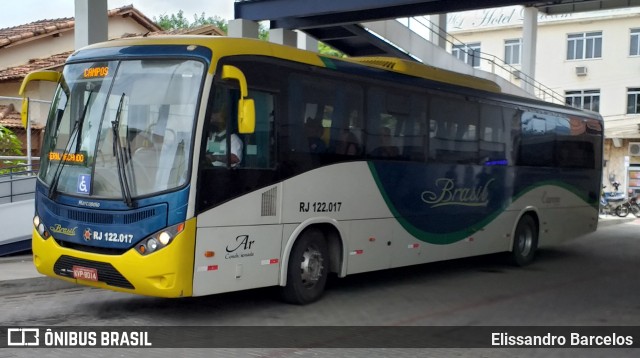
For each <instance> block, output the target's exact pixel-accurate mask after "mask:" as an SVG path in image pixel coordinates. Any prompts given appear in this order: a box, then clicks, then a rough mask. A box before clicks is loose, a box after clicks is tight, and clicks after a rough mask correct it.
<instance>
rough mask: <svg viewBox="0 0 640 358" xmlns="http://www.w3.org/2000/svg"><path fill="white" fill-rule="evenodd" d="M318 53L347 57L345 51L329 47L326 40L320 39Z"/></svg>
mask: <svg viewBox="0 0 640 358" xmlns="http://www.w3.org/2000/svg"><path fill="white" fill-rule="evenodd" d="M318 53H319V54H321V55H328V56H335V57H347V55H345V54H344V53H342V52H340V51H338V50H336V49H334V48H333V47H329V45H327V44H325V43H324V42H321V41H318Z"/></svg>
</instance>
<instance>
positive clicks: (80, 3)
mask: <svg viewBox="0 0 640 358" xmlns="http://www.w3.org/2000/svg"><path fill="white" fill-rule="evenodd" d="M108 11H109V9H108V8H107V0H75V28H74V33H75V37H74V41H75V48H76V49H79V48H81V47H84V46H87V45H91V44H94V43H96V42H102V41H107V40H108V39H109V35H108V34H109V25H108V21H107V19H108V15H107V12H108ZM89 23H91V25H89Z"/></svg>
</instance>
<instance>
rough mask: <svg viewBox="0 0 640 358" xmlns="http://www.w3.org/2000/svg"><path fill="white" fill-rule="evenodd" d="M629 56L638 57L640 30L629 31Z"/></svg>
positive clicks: (639, 54)
mask: <svg viewBox="0 0 640 358" xmlns="http://www.w3.org/2000/svg"><path fill="white" fill-rule="evenodd" d="M629 55H630V56H640V29H631V40H630V44H629Z"/></svg>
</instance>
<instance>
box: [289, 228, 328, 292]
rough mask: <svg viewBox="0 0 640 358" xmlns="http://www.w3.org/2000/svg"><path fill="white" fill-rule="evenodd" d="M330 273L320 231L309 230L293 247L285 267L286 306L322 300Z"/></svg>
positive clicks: (325, 245)
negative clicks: (287, 303) (287, 304)
mask: <svg viewBox="0 0 640 358" xmlns="http://www.w3.org/2000/svg"><path fill="white" fill-rule="evenodd" d="M328 270H329V249H328V248H327V241H326V240H325V237H324V235H323V234H322V232H321V231H320V230H317V229H309V230H307V231H305V233H304V234H303V235H302V237H300V238H299V239H298V240H297V241H296V243H295V244H294V245H293V249H292V250H291V255H290V256H289V265H288V267H287V285H286V286H285V287H283V288H282V297H283V299H284V300H285V301H286V302H289V303H295V304H299V305H301V304H306V303H311V302H313V301H315V300H317V299H318V298H320V297H321V296H322V294H323V293H324V287H325V285H326V283H327V273H328Z"/></svg>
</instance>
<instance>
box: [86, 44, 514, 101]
mask: <svg viewBox="0 0 640 358" xmlns="http://www.w3.org/2000/svg"><path fill="white" fill-rule="evenodd" d="M162 44H166V45H181V44H182V45H197V46H204V47H207V48H209V49H211V51H212V52H213V56H214V63H216V62H217V61H216V60H217V59H220V58H222V57H226V56H230V55H263V56H272V57H276V58H281V59H286V60H290V61H296V62H300V63H305V64H309V65H314V66H319V67H328V66H327V62H326V61H323V58H325V59H326V58H331V59H335V60H341V61H347V62H351V63H354V64H359V65H363V66H367V67H374V68H378V69H383V70H386V71H392V72H396V73H402V74H405V75H409V76H414V77H421V78H425V79H429V80H432V81H437V82H443V83H448V84H453V85H459V86H462V87H468V88H474V89H479V90H484V91H489V92H494V93H500V92H501V89H500V86H498V85H497V84H496V83H495V82H492V81H490V80H487V79H483V78H478V77H474V76H470V75H466V74H462V73H458V72H453V71H449V70H445V69H441V68H437V67H434V66H430V65H425V64H421V63H419V62H412V61H407V60H402V59H398V58H392V57H352V58H337V57H331V56H325V55H319V54H317V53H315V52H311V51H304V50H300V49H297V48H294V47H291V46H283V45H279V44H274V43H270V42H267V41H263V40H257V39H247V38H231V37H212V36H154V37H130V38H125V39H117V40H112V41H108V42H102V43H98V44H93V45H90V46H87V47H85V48H83V49H81V51H82V50H84V49H93V48H104V47H121V46H135V45H162ZM210 70H211V71H214V70H215V68H211V69H210Z"/></svg>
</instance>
